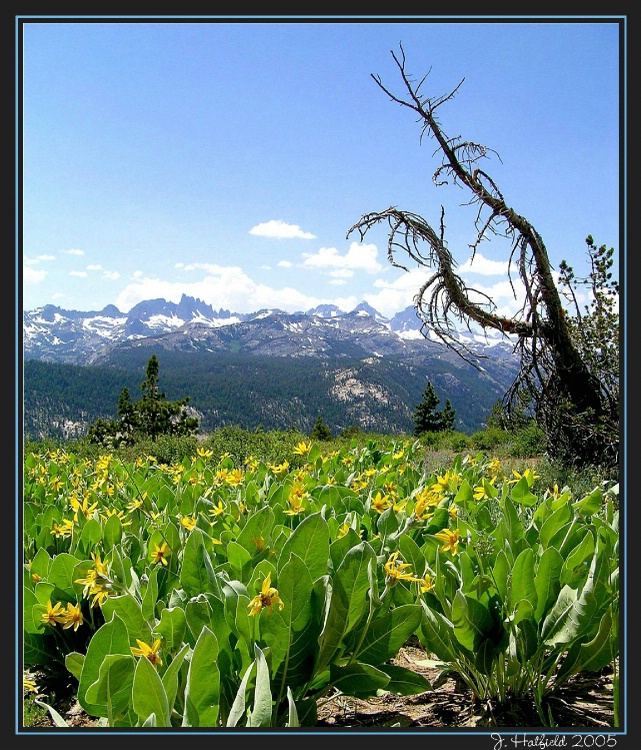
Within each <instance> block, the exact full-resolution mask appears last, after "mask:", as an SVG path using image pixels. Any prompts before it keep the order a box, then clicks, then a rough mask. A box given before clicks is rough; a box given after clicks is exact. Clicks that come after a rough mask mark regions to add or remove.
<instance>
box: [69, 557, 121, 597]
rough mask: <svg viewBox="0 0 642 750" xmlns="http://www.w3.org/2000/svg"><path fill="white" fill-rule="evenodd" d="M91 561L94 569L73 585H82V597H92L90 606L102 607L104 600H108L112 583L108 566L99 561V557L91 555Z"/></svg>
mask: <svg viewBox="0 0 642 750" xmlns="http://www.w3.org/2000/svg"><path fill="white" fill-rule="evenodd" d="M92 559H93V561H94V567H93V568H90V569H89V570H88V571H87V573H86V574H85V577H84V578H78V579H77V580H76V581H74V583H82V584H83V585H84V588H83V596H84V597H85V598H89V597H90V596H93V600H92V602H91V606H92V607H95V606H96V605H97V604H99V605H102V604H103V602H104V601H105V599H107V598H109V595H110V593H111V591H112V590H113V587H114V582H113V581H112V580H111V578H110V577H109V566H108V565H107V563H103V562H102V561H101V559H100V555H98V554H96V555H94V554H93V553H92Z"/></svg>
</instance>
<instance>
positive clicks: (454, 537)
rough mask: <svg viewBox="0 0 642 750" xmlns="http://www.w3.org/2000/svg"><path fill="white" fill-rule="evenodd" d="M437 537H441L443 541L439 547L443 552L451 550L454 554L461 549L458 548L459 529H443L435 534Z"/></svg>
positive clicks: (440, 539)
mask: <svg viewBox="0 0 642 750" xmlns="http://www.w3.org/2000/svg"><path fill="white" fill-rule="evenodd" d="M435 539H439V541H440V542H443V544H442V545H441V547H440V548H439V549H440V550H441V551H442V552H448V551H450V553H451V554H452V555H456V554H457V552H458V551H459V550H458V549H457V547H458V545H459V542H460V538H459V529H455V530H454V531H450V529H443V531H440V532H439V533H437V534H435Z"/></svg>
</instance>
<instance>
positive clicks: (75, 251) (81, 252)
mask: <svg viewBox="0 0 642 750" xmlns="http://www.w3.org/2000/svg"><path fill="white" fill-rule="evenodd" d="M62 252H63V253H66V254H67V255H84V254H85V251H84V250H80V249H79V248H77V247H72V248H71V249H70V250H63V251H62Z"/></svg>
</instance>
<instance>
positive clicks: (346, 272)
mask: <svg viewBox="0 0 642 750" xmlns="http://www.w3.org/2000/svg"><path fill="white" fill-rule="evenodd" d="M328 276H332V278H333V279H351V278H352V277H353V276H354V271H351V270H350V269H349V268H337V269H336V271H330V273H329V274H328Z"/></svg>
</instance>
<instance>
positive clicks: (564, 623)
mask: <svg viewBox="0 0 642 750" xmlns="http://www.w3.org/2000/svg"><path fill="white" fill-rule="evenodd" d="M594 612H595V597H594V596H593V594H592V593H591V592H590V591H582V592H581V594H580V597H579V598H578V595H577V592H576V591H575V590H574V589H572V588H571V587H570V586H562V589H561V590H560V593H559V596H558V597H557V601H556V602H555V604H554V605H553V607H552V608H551V611H550V612H549V614H548V616H547V617H546V619H545V620H544V622H543V623H542V640H543V641H544V643H545V644H546V645H547V646H550V647H553V646H558V645H560V644H567V643H571V642H572V641H573V640H574V639H575V638H576V637H577V636H578V635H579V634H580V633H581V632H582V630H583V628H584V626H585V624H586V622H587V621H590V619H591V618H592V616H593V613H594Z"/></svg>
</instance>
